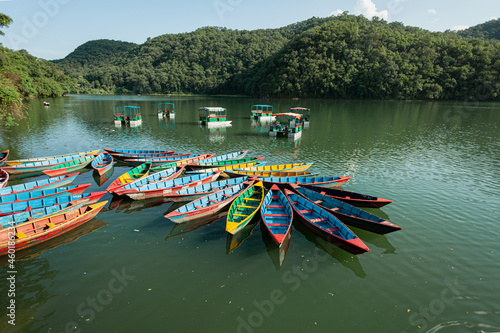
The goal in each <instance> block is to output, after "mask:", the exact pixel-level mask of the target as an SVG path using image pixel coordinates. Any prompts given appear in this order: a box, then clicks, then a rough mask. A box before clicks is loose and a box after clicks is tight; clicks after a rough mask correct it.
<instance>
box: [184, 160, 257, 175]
mask: <svg viewBox="0 0 500 333" xmlns="http://www.w3.org/2000/svg"><path fill="white" fill-rule="evenodd" d="M256 164H258V161H254V162H247V163H240V164H233V165H225V166H219V167H216V168H208V169H196V170H193V171H187V173H192V174H197V173H204V172H215V171H221V170H222V171H224V172H225V171H231V170H234V169H236V168H248V167H251V166H254V165H256Z"/></svg>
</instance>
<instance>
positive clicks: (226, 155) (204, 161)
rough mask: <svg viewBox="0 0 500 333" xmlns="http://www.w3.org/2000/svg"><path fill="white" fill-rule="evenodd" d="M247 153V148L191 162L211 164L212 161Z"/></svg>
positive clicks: (229, 158) (237, 157)
mask: <svg viewBox="0 0 500 333" xmlns="http://www.w3.org/2000/svg"><path fill="white" fill-rule="evenodd" d="M247 153H248V150H242V151H237V152H234V153H229V154H224V155H219V156H214V157H212V158H206V159H204V160H201V161H199V162H196V163H193V164H194V165H206V164H211V163H214V162H220V161H227V160H235V159H240V158H244V157H245V155H246V154H247ZM190 165H191V164H190Z"/></svg>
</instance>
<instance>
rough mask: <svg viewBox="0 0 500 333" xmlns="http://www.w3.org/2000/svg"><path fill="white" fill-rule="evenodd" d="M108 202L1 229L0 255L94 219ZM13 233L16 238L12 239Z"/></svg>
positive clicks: (37, 242) (32, 244)
mask: <svg viewBox="0 0 500 333" xmlns="http://www.w3.org/2000/svg"><path fill="white" fill-rule="evenodd" d="M106 203H107V201H103V202H100V203H97V204H92V205H90V206H84V207H80V208H79V209H76V210H70V211H67V212H63V213H61V214H55V215H50V216H47V217H41V218H39V219H36V220H34V221H31V222H25V223H22V224H20V225H18V226H15V227H13V229H14V230H12V228H7V229H3V230H0V256H1V255H6V254H7V253H8V252H9V249H10V248H14V249H15V251H16V252H17V251H20V250H22V249H25V248H28V247H31V246H34V245H37V244H39V243H42V242H44V241H47V240H50V239H52V238H55V237H57V236H59V235H62V234H64V233H66V232H68V231H70V230H72V229H74V228H76V227H78V226H80V225H82V224H83V223H85V222H87V221H90V220H91V219H93V218H94V217H95V216H96V215H97V214H98V213H99V212H100V211H101V209H102V208H103V207H104V205H106ZM12 233H13V234H14V237H15V239H14V240H11V235H12ZM12 243H13V244H12Z"/></svg>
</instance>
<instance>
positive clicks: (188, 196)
mask: <svg viewBox="0 0 500 333" xmlns="http://www.w3.org/2000/svg"><path fill="white" fill-rule="evenodd" d="M246 181H248V177H238V178H231V179H225V180H219V181H216V182H212V183H207V184H202V185H199V186H195V187H190V188H186V189H184V190H180V191H176V192H172V193H167V194H164V195H163V196H164V198H165V199H168V200H170V201H174V202H183V201H191V200H195V199H198V198H201V197H203V196H205V195H207V194H210V193H214V192H216V191H219V190H222V189H226V188H228V187H231V186H234V185H237V184H240V183H243V182H246Z"/></svg>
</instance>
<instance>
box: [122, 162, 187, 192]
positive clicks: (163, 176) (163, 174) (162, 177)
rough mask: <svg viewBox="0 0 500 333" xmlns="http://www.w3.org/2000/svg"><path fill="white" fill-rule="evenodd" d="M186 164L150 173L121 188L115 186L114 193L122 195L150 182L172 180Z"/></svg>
mask: <svg viewBox="0 0 500 333" xmlns="http://www.w3.org/2000/svg"><path fill="white" fill-rule="evenodd" d="M184 167H185V166H184V165H183V166H180V167H173V168H170V169H165V170H163V171H160V172H157V173H153V174H151V175H148V176H146V177H143V178H140V179H137V180H135V181H132V182H130V183H128V184H125V185H124V186H122V187H119V188H114V189H113V193H115V194H118V195H122V194H124V192H125V191H128V190H132V189H135V188H138V187H141V186H146V185H150V184H155V183H159V182H165V181H168V180H172V179H174V178H177V177H179V176H180V175H181V173H182V171H184Z"/></svg>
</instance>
